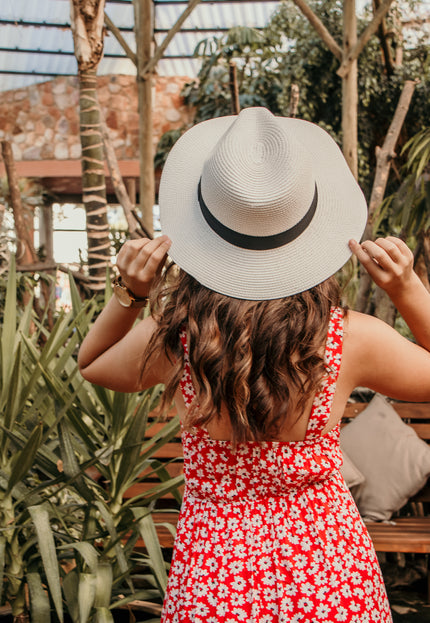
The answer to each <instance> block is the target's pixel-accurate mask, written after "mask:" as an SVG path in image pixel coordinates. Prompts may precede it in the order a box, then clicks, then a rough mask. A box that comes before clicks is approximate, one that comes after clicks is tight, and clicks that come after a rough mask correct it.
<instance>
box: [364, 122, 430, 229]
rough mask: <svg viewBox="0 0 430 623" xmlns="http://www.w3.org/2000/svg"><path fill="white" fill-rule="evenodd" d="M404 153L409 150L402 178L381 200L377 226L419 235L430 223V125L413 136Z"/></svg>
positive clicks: (376, 227) (377, 227)
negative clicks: (387, 195) (394, 188)
mask: <svg viewBox="0 0 430 623" xmlns="http://www.w3.org/2000/svg"><path fill="white" fill-rule="evenodd" d="M402 153H404V154H407V158H406V163H405V165H404V167H403V173H404V179H403V182H402V183H401V185H400V187H399V189H398V190H397V192H395V193H393V194H392V195H390V196H389V197H387V198H386V199H385V201H384V202H383V203H382V206H381V209H380V211H379V213H378V219H377V221H376V226H375V229H376V231H377V232H378V229H379V230H383V229H385V228H387V227H388V228H390V229H391V230H392V231H394V232H396V233H397V234H398V235H401V236H402V237H404V238H406V237H407V238H410V237H413V238H416V237H417V236H418V235H419V234H420V233H421V232H427V231H428V229H429V227H430V127H427V128H424V129H423V130H421V131H420V132H418V133H417V134H416V135H415V136H413V137H412V138H411V139H410V140H409V141H408V142H407V143H406V144H405V146H404V148H403V152H402Z"/></svg>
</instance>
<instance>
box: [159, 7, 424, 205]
mask: <svg viewBox="0 0 430 623" xmlns="http://www.w3.org/2000/svg"><path fill="white" fill-rule="evenodd" d="M309 4H310V6H311V7H312V9H313V11H314V12H315V14H316V15H317V16H318V17H319V18H320V19H321V21H322V23H323V24H324V25H325V26H326V27H327V29H328V30H329V32H330V33H331V34H332V36H333V38H334V39H335V40H336V41H337V42H339V43H340V42H341V41H342V13H343V6H342V3H341V2H339V0H324V1H321V0H313V1H312V2H309ZM403 4H405V3H403ZM406 4H407V3H406ZM394 17H395V18H396V19H397V20H398V21H399V20H400V18H399V16H397V15H395V16H394ZM388 19H389V20H393V18H392V17H391V16H390V17H389V18H388ZM367 23H368V19H367V18H366V19H364V18H361V17H360V18H359V19H358V31H359V32H360V31H362V30H363V28H364V27H365V25H366V24H367ZM388 26H389V28H390V31H391V32H392V33H393V37H392V40H390V41H391V44H392V46H394V45H398V46H399V47H401V42H400V41H399V40H398V38H396V35H395V33H396V32H397V31H398V28H397V27H396V24H395V23H394V22H393V23H391V22H390V23H389V24H388ZM404 37H405V39H406V33H404ZM428 43H429V40H428V35H427V36H425V33H424V32H423V33H422V36H420V37H418V36H416V37H415V38H411V39H410V40H408V41H407V45H406V43H405V45H404V49H403V61H402V64H401V65H400V64H399V65H397V66H395V67H394V69H393V71H390V72H388V71H387V70H386V67H385V64H384V61H383V56H382V55H381V47H380V43H379V40H378V38H377V37H373V38H372V39H371V40H370V41H369V42H368V43H367V45H366V46H365V48H364V50H363V51H362V53H361V54H360V56H359V59H358V91H359V101H358V141H359V146H358V150H359V181H360V185H361V186H362V188H363V190H364V192H365V194H366V195H367V196H370V190H371V187H372V183H373V177H374V175H373V172H374V167H375V149H376V147H377V146H380V145H381V144H382V142H383V140H384V138H385V135H386V133H387V130H388V127H389V124H390V123H391V120H392V117H393V113H394V110H395V107H396V105H397V102H398V99H399V95H400V93H401V90H402V87H403V84H404V81H405V79H414V78H418V79H419V80H420V83H419V84H418V85H417V87H416V89H415V93H414V98H413V100H412V103H411V107H410V111H409V114H408V117H407V121H406V125H405V128H404V131H403V133H402V136H401V138H400V146H402V145H403V144H404V143H406V142H407V140H408V139H409V137H411V136H412V135H414V134H415V133H416V132H418V131H419V129H420V128H421V127H422V126H423V125H425V124H426V123H427V122H428V118H429V116H430V103H429V102H430V98H429V97H428V89H429V84H430V52H429V50H430V47H429V45H428ZM195 56H196V57H197V58H199V59H200V60H201V67H200V71H199V74H198V77H197V79H196V80H193V81H191V82H189V83H188V84H186V85H185V86H184V88H183V91H182V95H183V96H184V101H185V103H186V104H189V105H190V106H193V107H194V109H195V111H196V112H195V123H197V122H199V121H204V120H205V119H209V118H212V117H217V116H221V115H226V114H231V92H230V87H229V62H230V61H234V62H235V63H236V65H237V80H238V88H239V99H240V105H241V108H244V107H248V106H266V107H267V108H269V109H270V110H271V111H272V112H273V113H274V114H280V115H289V114H290V98H291V87H292V85H297V86H298V88H299V93H300V98H299V104H298V111H297V116H298V117H300V118H302V119H306V120H309V121H313V122H315V123H318V124H320V125H321V126H322V127H324V128H325V129H326V130H327V131H329V132H330V134H331V135H332V136H333V138H334V139H335V140H336V141H337V142H338V143H339V144H340V143H341V140H342V131H341V107H342V89H341V79H340V77H339V76H338V75H337V73H336V72H337V69H338V61H337V60H336V58H335V57H334V55H333V54H332V52H331V51H330V50H329V49H328V48H327V46H326V45H325V43H324V42H323V41H322V40H321V38H320V36H319V35H318V34H317V33H316V31H315V30H314V29H313V27H312V26H311V25H310V23H309V21H308V20H307V19H306V18H305V17H304V16H303V15H302V14H301V13H300V11H299V10H298V9H297V7H295V6H294V5H293V3H292V2H282V3H279V6H278V9H277V10H276V12H275V13H274V14H273V16H272V19H271V20H270V22H269V23H268V25H267V26H266V27H265V28H264V29H262V30H261V31H259V32H257V31H255V30H253V29H250V28H235V29H232V30H230V31H229V32H227V33H225V34H224V35H222V36H216V37H211V38H209V39H204V40H203V41H201V42H200V43H199V44H198V45H197V47H196V49H195ZM184 129H185V128H184ZM170 138H173V139H174V138H175V137H170ZM161 140H162V141H163V138H162V139H161ZM171 142H172V141H166V142H164V141H163V142H160V145H159V149H158V153H157V162H162V161H163V158H165V152H166V151H167V150H168V149H169V148H170V146H171ZM396 167H397V168H398V166H397V163H396ZM398 186H399V182H398V180H397V178H396V176H395V175H392V176H391V178H390V182H389V187H388V192H389V193H390V192H394V191H395V190H396V189H397V188H398Z"/></svg>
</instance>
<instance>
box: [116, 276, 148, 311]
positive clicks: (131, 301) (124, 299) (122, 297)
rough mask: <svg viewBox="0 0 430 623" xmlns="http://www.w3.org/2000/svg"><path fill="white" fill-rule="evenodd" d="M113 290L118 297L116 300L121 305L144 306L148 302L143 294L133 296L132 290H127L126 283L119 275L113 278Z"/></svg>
mask: <svg viewBox="0 0 430 623" xmlns="http://www.w3.org/2000/svg"><path fill="white" fill-rule="evenodd" d="M113 291H114V294H115V296H116V298H117V299H118V302H119V303H120V304H121V305H122V306H123V307H133V308H135V307H144V306H145V305H146V304H147V302H148V298H149V297H147V296H144V297H143V298H139V297H137V296H135V295H134V294H133V292H132V291H131V290H129V289H128V288H127V286H126V285H124V284H123V282H122V279H121V276H119V277H116V279H115V280H114V282H113Z"/></svg>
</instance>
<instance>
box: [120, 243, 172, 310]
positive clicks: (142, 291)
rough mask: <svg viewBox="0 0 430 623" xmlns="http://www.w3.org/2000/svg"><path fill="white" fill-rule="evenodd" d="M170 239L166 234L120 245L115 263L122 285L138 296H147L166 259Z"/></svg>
mask: <svg viewBox="0 0 430 623" xmlns="http://www.w3.org/2000/svg"><path fill="white" fill-rule="evenodd" d="M170 245H171V241H170V239H169V238H168V237H167V236H159V237H158V238H154V239H153V240H149V239H148V238H139V239H138V240H128V241H127V242H125V243H124V244H123V246H122V247H121V250H120V252H119V253H118V256H117V261H116V265H117V267H118V270H119V273H120V275H121V279H122V282H123V283H124V285H125V286H126V287H127V288H128V289H129V290H131V292H133V294H134V295H135V296H136V297H138V298H144V297H146V296H148V294H149V291H150V289H151V284H152V282H153V280H154V278H155V277H156V275H158V274H159V273H160V272H161V270H162V268H163V266H164V263H165V261H166V258H167V252H168V250H169V248H170Z"/></svg>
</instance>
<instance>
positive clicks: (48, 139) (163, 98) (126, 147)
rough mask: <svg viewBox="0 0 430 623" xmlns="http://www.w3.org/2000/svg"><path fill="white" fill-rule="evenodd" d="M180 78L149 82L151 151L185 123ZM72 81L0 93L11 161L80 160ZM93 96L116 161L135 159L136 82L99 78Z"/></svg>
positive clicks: (0, 121) (187, 114)
mask: <svg viewBox="0 0 430 623" xmlns="http://www.w3.org/2000/svg"><path fill="white" fill-rule="evenodd" d="M187 80H189V78H184V77H159V76H157V77H155V78H154V87H153V129H154V151H155V147H156V145H157V143H158V140H159V138H160V136H161V135H162V134H163V133H164V132H166V131H167V130H170V129H176V128H180V127H181V126H183V125H184V124H186V123H188V122H189V121H190V119H191V116H192V113H191V111H190V110H189V109H188V108H187V107H186V106H184V104H183V102H182V98H181V96H180V91H181V88H182V85H183V84H184V83H185V82H186V81H187ZM77 86H78V85H77V78H76V77H58V78H56V79H55V80H52V81H49V82H44V83H42V84H37V85H32V86H29V87H26V88H22V89H17V90H14V91H6V92H3V93H0V138H7V139H9V140H11V141H12V148H13V152H14V156H15V159H16V160H54V159H55V160H74V159H78V158H80V155H81V146H80V139H79V93H78V88H77ZM98 96H99V101H100V105H101V108H102V110H103V113H104V116H105V119H106V123H107V125H108V127H109V130H110V136H111V138H112V142H113V145H114V147H115V151H116V155H117V158H118V160H133V159H137V158H138V113H137V89H136V79H135V78H134V77H133V76H117V75H113V76H101V77H99V79H98Z"/></svg>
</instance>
